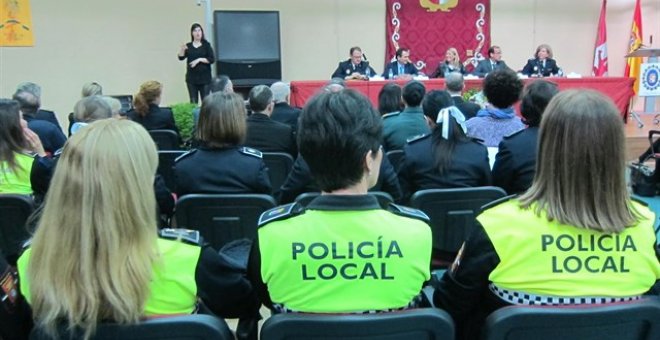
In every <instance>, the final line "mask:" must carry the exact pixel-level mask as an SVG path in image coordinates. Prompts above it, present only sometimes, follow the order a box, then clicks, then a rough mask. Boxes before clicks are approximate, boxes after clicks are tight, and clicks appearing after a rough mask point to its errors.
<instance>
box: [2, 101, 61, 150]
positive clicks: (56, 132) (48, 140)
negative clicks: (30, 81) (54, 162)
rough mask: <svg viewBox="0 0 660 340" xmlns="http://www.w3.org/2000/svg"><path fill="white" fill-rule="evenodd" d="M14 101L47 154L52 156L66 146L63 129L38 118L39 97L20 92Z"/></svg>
mask: <svg viewBox="0 0 660 340" xmlns="http://www.w3.org/2000/svg"><path fill="white" fill-rule="evenodd" d="M12 99H13V100H15V101H17V102H18V105H19V108H20V110H21V113H22V114H23V119H25V121H26V122H27V123H28V128H29V129H30V130H32V131H34V133H36V134H37V136H39V139H40V140H41V144H42V145H43V147H44V150H46V152H48V153H49V154H51V155H52V154H54V153H55V151H57V150H59V149H61V148H62V147H63V146H64V143H65V142H66V137H65V136H64V133H63V132H62V129H60V128H58V127H57V126H56V125H55V124H53V123H51V122H49V121H46V120H41V119H37V118H36V114H37V111H38V110H39V98H38V97H36V96H35V95H33V94H32V93H30V92H27V91H18V92H17V93H16V94H14V96H13V97H12Z"/></svg>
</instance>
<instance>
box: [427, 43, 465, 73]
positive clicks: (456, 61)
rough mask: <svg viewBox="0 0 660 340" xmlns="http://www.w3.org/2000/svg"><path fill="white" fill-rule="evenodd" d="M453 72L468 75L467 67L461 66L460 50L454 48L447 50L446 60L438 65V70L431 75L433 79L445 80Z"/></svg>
mask: <svg viewBox="0 0 660 340" xmlns="http://www.w3.org/2000/svg"><path fill="white" fill-rule="evenodd" d="M452 72H459V73H460V74H467V72H466V71H465V67H463V64H461V58H460V57H459V56H458V50H456V48H454V47H450V48H449V49H447V52H446V53H445V60H444V61H442V62H440V64H438V68H436V69H435V72H433V74H432V75H431V78H444V77H445V76H446V75H448V74H449V73H452Z"/></svg>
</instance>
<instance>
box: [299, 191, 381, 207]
mask: <svg viewBox="0 0 660 340" xmlns="http://www.w3.org/2000/svg"><path fill="white" fill-rule="evenodd" d="M368 194H369V195H372V196H374V197H376V199H377V200H378V204H380V206H381V207H382V208H383V209H387V207H388V206H389V205H390V203H393V202H394V199H393V198H392V195H390V194H388V193H386V192H384V191H369V192H368ZM320 195H321V193H320V192H306V193H302V194H300V195H298V197H296V200H295V202H296V203H298V204H300V205H302V206H303V207H306V206H307V205H309V203H310V202H311V201H312V200H313V199H315V198H317V197H319V196H320Z"/></svg>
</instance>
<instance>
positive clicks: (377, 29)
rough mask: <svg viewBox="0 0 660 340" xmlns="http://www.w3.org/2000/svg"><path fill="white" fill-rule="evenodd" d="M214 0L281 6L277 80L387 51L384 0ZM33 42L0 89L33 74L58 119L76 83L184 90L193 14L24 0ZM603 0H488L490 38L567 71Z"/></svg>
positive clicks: (310, 75) (613, 14) (620, 30)
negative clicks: (543, 53)
mask: <svg viewBox="0 0 660 340" xmlns="http://www.w3.org/2000/svg"><path fill="white" fill-rule="evenodd" d="M212 1H213V5H214V8H215V9H260V10H279V11H280V22H281V36H282V58H283V67H282V68H283V77H284V79H285V80H305V79H327V78H328V77H329V76H330V74H331V73H332V71H333V70H334V68H335V67H336V64H337V61H338V60H340V59H345V58H346V57H347V56H348V49H349V48H350V47H351V46H353V45H360V46H361V47H362V48H363V50H364V51H365V52H366V53H367V54H368V55H369V58H370V60H371V62H372V65H374V66H375V67H376V70H377V71H380V67H379V66H380V65H383V60H384V51H385V23H384V21H385V1H384V0H277V1H276V0H212ZM30 3H31V7H32V20H33V30H34V34H35V46H34V47H29V48H16V47H0V97H10V96H11V95H12V94H13V92H14V89H15V87H16V85H17V84H18V83H20V82H22V81H33V82H36V83H38V84H40V85H41V86H42V87H43V98H42V102H43V106H44V107H45V108H49V109H52V110H55V111H56V112H57V113H58V114H59V118H60V120H61V121H65V117H66V115H67V114H68V113H69V112H70V111H71V110H72V107H73V105H74V104H75V102H76V101H77V100H78V99H79V96H80V88H81V86H82V84H83V83H85V82H89V81H97V82H99V83H101V84H102V85H103V87H104V92H105V93H106V94H132V93H135V92H136V91H137V88H138V86H139V85H140V83H142V82H143V81H146V80H150V79H155V80H158V81H160V82H162V83H163V84H164V85H165V88H164V94H163V103H164V104H166V105H167V104H172V103H176V102H182V101H186V100H187V92H186V88H185V82H184V75H185V66H184V64H183V63H182V62H179V61H178V60H177V58H176V53H177V51H178V48H179V46H180V45H181V43H183V42H185V41H187V40H188V39H189V28H190V24H191V23H193V22H200V23H202V24H203V23H204V18H205V15H204V11H203V9H204V6H201V7H198V6H196V1H195V0H113V1H94V0H91V1H82V0H58V1H52V0H32V1H30ZM634 3H635V1H634V0H609V1H608V17H607V21H608V49H609V57H610V66H609V67H610V74H611V75H616V76H620V75H622V73H623V69H624V65H625V61H624V59H623V55H624V54H625V53H626V50H627V41H628V35H629V32H630V24H631V20H632V11H633V7H634ZM642 4H643V8H642V16H643V30H644V40H645V43H648V37H649V35H653V36H654V37H655V40H656V42H655V43H654V45H655V46H656V47H660V43H658V42H657V41H658V39H660V0H642ZM600 6H601V0H555V1H547V0H491V7H492V9H491V35H492V41H493V43H495V44H498V45H500V46H501V47H502V49H503V52H504V58H505V60H506V61H507V63H508V64H509V65H511V67H513V68H521V67H522V66H523V65H524V62H525V60H526V59H527V58H529V57H530V56H531V54H532V53H533V51H534V49H535V47H536V46H537V45H538V44H540V43H548V44H550V45H551V46H552V47H553V49H554V52H555V57H556V59H557V60H558V61H559V63H560V66H562V67H563V68H564V69H565V70H566V71H567V72H571V71H574V72H579V73H582V74H590V72H591V62H592V58H593V47H594V41H595V37H596V27H597V24H598V15H599V12H600Z"/></svg>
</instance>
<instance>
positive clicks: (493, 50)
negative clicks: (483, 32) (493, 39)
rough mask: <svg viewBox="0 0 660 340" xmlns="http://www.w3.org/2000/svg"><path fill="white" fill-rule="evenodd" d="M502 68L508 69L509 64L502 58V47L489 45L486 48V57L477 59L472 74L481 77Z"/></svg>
mask: <svg viewBox="0 0 660 340" xmlns="http://www.w3.org/2000/svg"><path fill="white" fill-rule="evenodd" d="M502 69H504V70H510V68H509V66H507V65H506V63H505V62H504V60H502V49H500V47H499V46H491V47H490V48H489V49H488V58H486V59H484V60H481V61H479V64H477V67H475V69H474V71H473V72H472V74H473V75H475V76H477V77H479V78H483V77H485V76H486V75H487V74H488V73H491V72H493V71H495V70H502Z"/></svg>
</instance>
